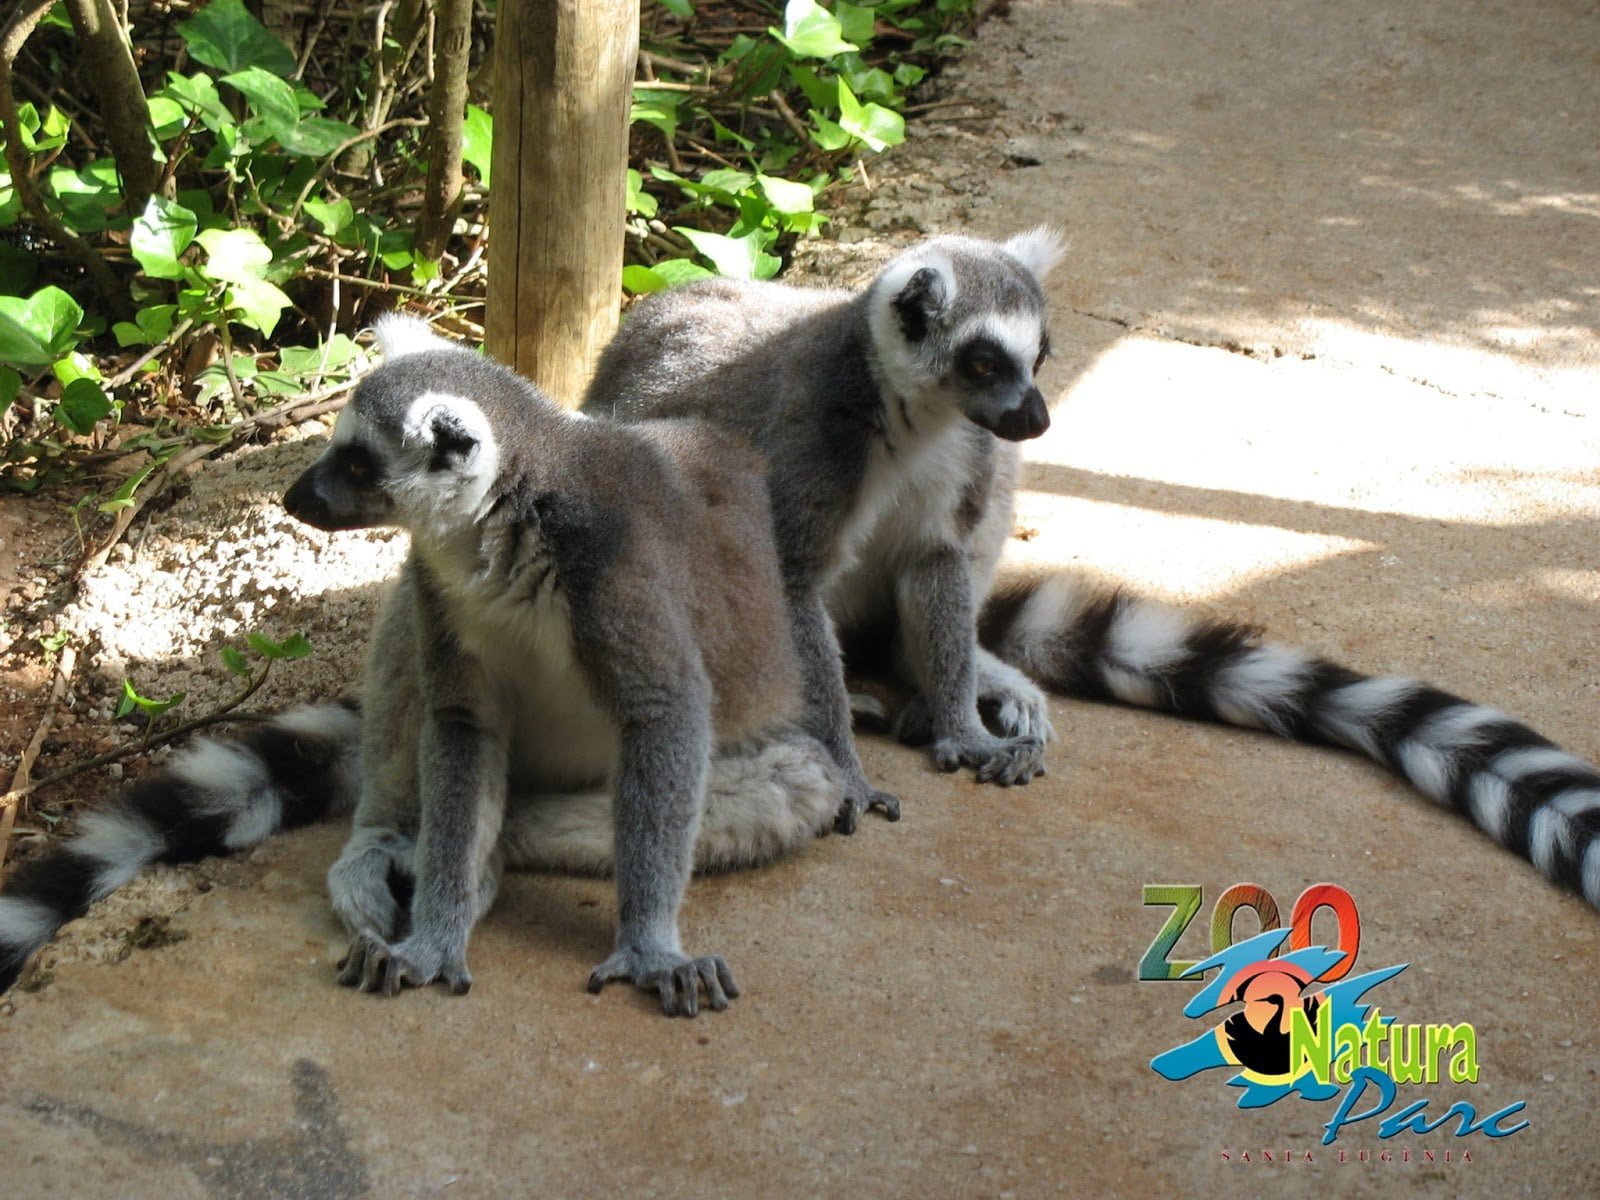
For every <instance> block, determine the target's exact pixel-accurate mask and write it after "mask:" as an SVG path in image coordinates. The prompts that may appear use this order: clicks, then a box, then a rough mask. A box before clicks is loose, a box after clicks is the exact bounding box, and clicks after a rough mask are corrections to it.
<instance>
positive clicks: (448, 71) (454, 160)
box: [417, 0, 472, 259]
mask: <svg viewBox="0 0 1600 1200" xmlns="http://www.w3.org/2000/svg"><path fill="white" fill-rule="evenodd" d="M436 11H437V15H438V25H439V27H438V32H437V35H436V37H435V39H434V47H435V51H434V56H433V90H432V91H431V93H430V94H429V97H428V178H427V182H426V184H425V185H424V187H423V196H422V214H421V216H420V217H419V218H418V219H417V249H418V250H420V251H421V252H422V253H423V254H424V255H425V256H427V257H428V258H430V259H438V258H439V257H440V256H441V255H443V254H444V250H445V245H446V243H447V242H449V240H450V231H451V229H452V227H453V226H454V225H455V219H456V213H458V212H459V211H460V210H461V144H462V118H463V117H464V115H465V113H466V107H467V60H468V57H469V51H470V50H471V48H472V0H439V2H438V4H437V5H436Z"/></svg>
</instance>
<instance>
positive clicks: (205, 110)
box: [155, 71, 234, 133]
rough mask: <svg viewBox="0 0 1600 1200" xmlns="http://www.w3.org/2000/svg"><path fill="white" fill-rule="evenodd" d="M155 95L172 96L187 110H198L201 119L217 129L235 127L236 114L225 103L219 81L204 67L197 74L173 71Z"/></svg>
mask: <svg viewBox="0 0 1600 1200" xmlns="http://www.w3.org/2000/svg"><path fill="white" fill-rule="evenodd" d="M155 98H156V99H160V100H165V99H170V100H172V101H173V102H175V103H176V104H177V105H178V106H179V107H180V108H182V109H183V111H184V112H185V113H194V114H198V115H199V117H200V121H201V123H202V124H203V125H204V126H205V127H206V128H207V129H209V130H211V131H212V132H213V133H215V132H217V131H218V130H220V129H222V128H224V127H232V125H233V123H234V121H233V114H232V113H230V112H229V111H228V108H227V105H225V104H223V103H222V96H221V95H220V94H219V93H218V91H217V85H216V84H215V83H214V82H213V81H212V79H211V76H209V75H207V74H205V73H204V72H203V71H202V72H196V73H195V74H193V75H180V74H178V73H177V72H176V71H169V72H168V73H167V86H166V87H164V88H162V89H161V90H160V91H159V92H156V93H155Z"/></svg>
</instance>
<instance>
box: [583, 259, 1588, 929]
mask: <svg viewBox="0 0 1600 1200" xmlns="http://www.w3.org/2000/svg"><path fill="white" fill-rule="evenodd" d="M1061 252H1062V245H1061V243H1060V241H1059V239H1058V238H1057V237H1056V236H1055V235H1054V234H1053V233H1052V232H1051V231H1049V230H1047V229H1038V230H1034V231H1033V232H1031V233H1025V234H1020V235H1018V236H1017V237H1014V238H1011V239H1010V240H1009V241H1007V242H1004V243H994V242H986V241H981V240H978V239H975V238H968V237H940V238H934V239H931V240H929V241H926V242H923V243H921V244H919V245H917V246H914V247H912V248H911V249H910V250H908V251H906V252H905V253H904V254H902V255H900V256H899V257H898V258H896V259H895V260H894V261H892V262H891V263H890V264H889V265H888V267H887V268H885V269H884V270H883V271H882V272H881V273H880V274H879V275H878V277H877V278H876V279H875V280H874V281H873V282H872V283H871V284H870V285H869V286H868V287H867V288H866V289H865V290H864V291H861V292H854V293H852V292H845V291H820V290H810V289H802V288H796V287H789V286H785V285H782V284H773V283H737V282H733V281H728V280H718V281H710V282H706V283H702V284H695V285H691V286H688V287H684V288H681V289H677V290H674V291H669V292H666V293H663V294H661V295H659V296H653V297H650V298H648V299H647V300H646V301H644V302H643V303H641V304H640V305H639V306H638V308H637V309H635V311H634V312H633V314H632V315H631V316H630V318H629V319H628V320H627V321H626V322H625V323H624V325H623V327H622V330H621V331H620V332H619V333H618V335H617V337H616V338H615V339H614V340H613V341H612V343H611V345H610V346H609V347H608V348H607V349H606V351H605V352H604V354H603V355H602V357H601V360H600V365H599V369H598V372H597V374H596V377H595V380H594V383H593V385H592V387H591V389H590V392H589V397H588V399H587V401H586V403H585V409H586V410H587V411H591V412H596V413H609V414H612V415H613V416H615V417H616V418H618V419H621V420H640V419H645V418H652V417H661V416H668V415H675V416H701V417H706V418H709V419H712V420H717V421H720V422H723V423H725V424H727V425H730V426H732V427H734V428H735V429H738V430H740V431H742V432H744V433H746V434H747V435H748V436H750V437H751V438H752V439H753V440H754V441H755V442H756V444H757V445H758V446H759V447H760V448H761V450H762V451H763V452H764V453H765V455H766V456H767V459H768V483H769V487H770V489H771V494H772V508H773V516H774V519H775V521H776V532H777V539H778V549H779V553H780V555H781V556H782V557H783V561H784V569H785V575H786V578H787V582H788V584H789V589H790V596H791V599H792V600H795V602H796V609H797V611H796V619H797V623H798V628H797V634H796V642H797V645H798V647H799V649H800V651H801V655H802V660H803V669H804V670H805V672H806V674H807V678H808V681H809V697H810V702H811V727H812V729H813V730H814V731H815V732H817V733H818V735H819V736H821V737H822V739H823V740H824V741H825V742H826V743H827V744H828V746H829V748H830V749H831V750H834V752H835V754H836V755H838V752H839V746H840V744H841V742H842V741H843V739H845V738H846V737H847V736H848V735H847V733H846V732H845V727H846V723H847V721H848V711H847V704H846V692H845V688H844V683H843V680H842V677H841V676H840V673H839V672H838V670H837V667H836V660H835V658H834V654H835V642H834V638H833V632H832V629H831V628H830V626H829V624H828V620H827V618H828V617H831V618H832V621H833V622H834V623H835V624H836V627H837V631H838V635H839V637H840V638H841V639H842V641H843V642H844V644H845V645H846V646H847V647H850V648H851V649H852V650H854V649H856V648H867V649H874V648H876V649H879V650H881V648H882V647H885V646H887V647H889V653H890V658H891V661H892V665H893V666H894V667H895V669H896V671H897V672H898V674H899V675H900V676H901V677H902V678H903V679H904V680H905V681H906V682H908V683H909V684H910V685H911V686H912V687H913V688H914V689H915V695H914V696H913V699H912V700H911V702H910V703H909V704H908V705H907V706H906V708H905V709H904V710H903V711H902V712H901V714H900V715H899V718H898V721H897V728H898V732H899V733H900V735H901V737H902V738H904V739H905V740H907V741H908V742H913V743H919V742H921V743H927V742H931V744H932V751H933V755H934V757H935V760H936V761H937V762H938V764H939V765H940V766H941V767H943V768H944V769H946V770H950V769H954V768H955V767H957V766H961V765H967V766H975V767H977V769H978V778H979V779H980V780H992V781H994V782H996V783H999V784H1002V785H1006V784H1014V783H1026V782H1028V780H1029V779H1031V778H1032V777H1033V776H1034V775H1035V774H1036V773H1038V772H1040V771H1041V770H1042V769H1043V757H1042V756H1043V747H1044V744H1045V743H1046V742H1048V741H1049V740H1050V738H1051V737H1052V736H1053V731H1052V730H1051V727H1050V722H1049V716H1048V711H1047V708H1046V705H1045V701H1044V695H1043V694H1042V693H1041V691H1040V690H1039V687H1038V686H1037V685H1036V683H1035V681H1037V683H1042V684H1044V685H1045V686H1047V687H1049V688H1051V689H1052V690H1056V691H1060V692H1064V693H1075V694H1084V695H1089V696H1095V697H1100V698H1105V699H1114V700H1118V701H1121V702H1124V703H1128V704H1134V705H1141V706H1145V707H1151V708H1159V709H1165V710H1168V711H1171V712H1176V713H1181V714H1184V715H1188V716H1195V717H1204V718H1209V719H1212V720H1217V721H1222V722H1227V723H1231V724H1238V725H1246V726H1252V727H1258V728H1263V729H1267V730H1270V731H1272V732H1275V733H1278V734H1281V735H1283V736H1286V737H1292V738H1298V739H1302V740H1307V741H1312V742H1323V743H1332V744H1334V745H1338V746H1343V747H1347V748H1349V749H1352V750H1357V751H1359V752H1361V753H1364V754H1366V755H1368V756H1369V757H1371V758H1373V759H1375V760H1377V761H1378V762H1379V763H1381V764H1383V765H1384V766H1386V767H1388V768H1390V769H1391V770H1393V771H1395V772H1397V773H1398V774H1400V775H1401V776H1402V777H1404V778H1405V779H1407V780H1408V781H1410V782H1411V783H1412V784H1413V785H1414V786H1416V787H1417V788H1418V790H1420V791H1422V792H1423V793H1424V794H1426V795H1428V796H1430V797H1431V798H1433V799H1435V800H1437V801H1439V802H1441V803H1447V804H1450V805H1452V806H1453V807H1455V808H1457V809H1459V810H1461V811H1462V812H1464V813H1465V814H1466V815H1467V816H1469V817H1470V818H1471V819H1472V820H1473V821H1475V822H1476V823H1477V824H1478V825H1479V826H1480V827H1482V828H1483V829H1484V830H1485V831H1487V832H1488V833H1489V834H1490V835H1491V836H1493V837H1494V838H1495V839H1496V840H1497V841H1499V842H1500V843H1502V844H1503V845H1505V846H1507V847H1508V848H1510V849H1512V850H1515V851H1517V852H1518V853H1520V854H1523V855H1525V856H1527V857H1529V858H1531V859H1532V861H1533V862H1534V863H1535V865H1537V866H1538V867H1539V869H1540V870H1541V871H1543V872H1544V873H1545V874H1546V875H1547V876H1549V877H1551V878H1552V879H1555V880H1557V881H1558V882H1561V883H1563V884H1566V885H1567V886H1570V887H1575V888H1578V889H1579V890H1581V891H1582V892H1583V894H1584V895H1585V896H1586V897H1587V898H1588V899H1589V901H1590V902H1591V903H1593V904H1595V905H1597V906H1600V770H1597V769H1596V768H1595V767H1594V766H1592V765H1590V764H1589V763H1587V762H1585V761H1583V760H1582V759H1580V758H1577V757H1575V756H1573V755H1571V754H1567V753H1565V752H1564V751H1561V750H1558V749H1556V748H1555V747H1554V746H1552V745H1551V744H1550V743H1549V742H1547V741H1546V740H1545V739H1543V738H1541V737H1540V736H1539V735H1538V734H1536V733H1534V732H1533V731H1532V730H1530V729H1527V728H1526V727H1524V726H1522V725H1519V724H1517V723H1515V722H1513V721H1511V720H1510V719H1508V718H1507V717H1505V716H1503V715H1502V714H1500V713H1498V712H1497V711H1495V710H1493V709H1489V708H1485V707H1482V706H1479V705H1476V704H1472V703H1469V702H1467V701H1464V700H1459V699H1457V698H1455V697H1452V696H1449V695H1446V694H1445V693H1443V692H1440V691H1438V690H1436V689H1434V688H1431V687H1428V686H1426V685H1424V684H1421V683H1416V682H1413V681H1409V680H1402V679H1388V678H1368V677H1365V676H1361V675H1358V674H1356V673H1355V672H1353V671H1349V670H1347V669H1345V668H1343V667H1339V666H1336V665H1334V664H1331V663H1328V662H1325V661H1323V660H1321V659H1318V658H1315V657H1313V656H1311V655H1308V654H1306V653H1304V652H1302V651H1298V650H1295V649H1292V648H1289V647H1285V646H1279V645H1276V644H1272V643H1265V642H1262V641H1261V640H1259V638H1258V637H1257V636H1256V635H1255V634H1254V632H1253V631H1251V630H1248V629H1245V628H1243V627H1240V626H1237V625H1229V624H1219V623H1213V622H1208V621H1203V620H1197V619H1195V618H1192V617H1188V616H1185V615H1183V614H1181V613H1177V612H1174V611H1172V610H1170V609H1166V608H1164V607H1162V606H1160V605H1156V604H1153V603H1151V602H1149V601H1145V600H1140V599H1138V598H1135V597H1132V596H1129V595H1126V594H1120V593H1105V592H1097V591H1095V590H1093V589H1085V588H1082V587H1080V586H1079V585H1077V584H1075V583H1074V582H1073V581H1072V580H1070V579H1069V578H1067V577H1066V576H1064V575H1055V576H1049V577H1044V578H1041V579H1035V580H1032V581H1028V582H1022V583H1009V584H1000V585H996V583H995V566H996V564H997V562H998V560H999V557H1000V552H1001V550H1002V548H1003V545H1004V543H1005V540H1006V538H1007V537H1008V536H1009V535H1010V532H1011V527H1012V520H1013V509H1014V494H1015V489H1016V486H1017V476H1018V467H1019V451H1018V447H1017V445H1016V443H1017V442H1019V441H1022V440H1025V439H1028V438H1031V437H1035V436H1037V435H1038V434H1040V433H1042V432H1043V431H1044V429H1045V428H1046V426H1047V425H1048V423H1049V416H1048V414H1047V412H1046V410H1045V406H1044V401H1043V397H1042V396H1041V394H1040V392H1039V390H1038V388H1037V386H1036V385H1035V383H1034V376H1035V373H1036V372H1037V371H1038V369H1039V367H1040V366H1041V364H1042V363H1043V361H1044V359H1045V357H1046V356H1047V355H1048V354H1049V349H1050V339H1049V333H1048V329H1047V322H1046V304H1045V297H1044V292H1043V288H1042V283H1043V280H1044V278H1045V276H1046V275H1047V274H1048V272H1049V271H1050V269H1051V267H1052V266H1053V265H1054V264H1055V262H1056V261H1057V259H1058V258H1059V257H1060V254H1061ZM991 593H992V594H991ZM817 596H821V597H824V598H825V604H826V615H822V614H821V612H820V603H819V605H818V607H817V609H813V608H812V607H810V601H811V600H812V598H813V597H817ZM980 631H981V635H982V636H981V638H980V637H979V636H978V635H979V632H980ZM986 722H987V723H986ZM841 761H844V760H843V759H842V758H841ZM850 761H851V762H853V761H854V758H853V755H852V756H851V758H850ZM853 794H854V793H853Z"/></svg>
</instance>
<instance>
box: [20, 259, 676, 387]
mask: <svg viewBox="0 0 1600 1200" xmlns="http://www.w3.org/2000/svg"><path fill="white" fill-rule="evenodd" d="M622 286H623V287H624V288H625V289H626V290H627V291H628V293H629V294H630V295H634V296H644V295H648V294H649V293H650V292H664V291H666V290H667V288H668V287H669V286H670V285H669V284H668V283H667V281H666V280H665V279H663V278H662V277H661V276H660V275H658V274H657V273H656V272H654V271H652V270H651V269H650V268H649V267H641V266H639V265H638V264H637V263H629V264H628V265H627V266H625V267H623V268H622ZM3 411H5V410H4V409H0V412H3Z"/></svg>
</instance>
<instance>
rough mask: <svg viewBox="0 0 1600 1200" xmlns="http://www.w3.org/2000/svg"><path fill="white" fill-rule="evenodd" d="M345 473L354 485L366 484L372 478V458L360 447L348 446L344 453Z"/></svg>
mask: <svg viewBox="0 0 1600 1200" xmlns="http://www.w3.org/2000/svg"><path fill="white" fill-rule="evenodd" d="M343 457H344V463H343V466H344V473H345V474H346V475H348V476H349V477H350V479H351V481H352V482H354V483H366V482H367V481H368V480H369V479H371V478H372V456H371V455H370V454H368V453H367V451H366V450H365V449H363V448H362V447H360V446H348V447H346V448H345V452H344V456H343Z"/></svg>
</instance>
